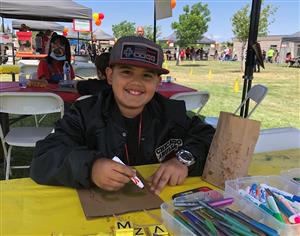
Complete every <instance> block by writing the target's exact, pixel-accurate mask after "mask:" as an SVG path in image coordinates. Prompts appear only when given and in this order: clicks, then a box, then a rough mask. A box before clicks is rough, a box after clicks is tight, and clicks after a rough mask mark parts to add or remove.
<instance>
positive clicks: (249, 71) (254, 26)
mask: <svg viewBox="0 0 300 236" xmlns="http://www.w3.org/2000/svg"><path fill="white" fill-rule="evenodd" d="M261 2H262V0H252V8H251V15H250V26H249V35H248V46H247V57H246V62H245V72H244V76H243V78H244V86H243V95H242V101H243V100H244V99H245V98H246V95H247V93H248V91H249V90H250V89H251V84H252V80H253V67H254V65H255V61H254V60H255V52H254V49H253V48H252V45H254V43H256V41H257V34H258V24H259V16H260V8H261ZM248 108H249V100H248V101H247V103H246V105H245V106H242V107H241V111H240V116H241V117H247V116H248Z"/></svg>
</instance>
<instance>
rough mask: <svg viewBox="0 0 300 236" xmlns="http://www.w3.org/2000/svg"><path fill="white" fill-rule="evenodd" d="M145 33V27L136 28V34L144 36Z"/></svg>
mask: <svg viewBox="0 0 300 236" xmlns="http://www.w3.org/2000/svg"><path fill="white" fill-rule="evenodd" d="M144 34H145V31H144V27H143V26H138V27H137V28H136V35H137V36H141V37H144Z"/></svg>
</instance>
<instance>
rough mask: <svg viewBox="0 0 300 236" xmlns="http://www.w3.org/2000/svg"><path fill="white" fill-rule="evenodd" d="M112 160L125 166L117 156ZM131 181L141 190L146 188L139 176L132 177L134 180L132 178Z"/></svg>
mask: <svg viewBox="0 0 300 236" xmlns="http://www.w3.org/2000/svg"><path fill="white" fill-rule="evenodd" d="M112 160H113V161H115V162H118V163H120V164H122V165H125V164H124V162H123V161H121V160H120V158H119V157H117V156H114V158H113V159H112ZM130 179H131V181H132V182H133V183H135V184H136V185H137V186H138V187H139V188H144V184H143V182H142V181H141V180H140V179H139V178H138V177H137V176H134V177H132V178H130Z"/></svg>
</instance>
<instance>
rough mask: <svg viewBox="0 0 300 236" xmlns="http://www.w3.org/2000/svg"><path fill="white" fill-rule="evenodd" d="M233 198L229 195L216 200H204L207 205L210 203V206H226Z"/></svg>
mask: <svg viewBox="0 0 300 236" xmlns="http://www.w3.org/2000/svg"><path fill="white" fill-rule="evenodd" d="M233 201H234V200H233V198H232V197H229V198H224V199H221V200H216V201H209V202H206V203H207V204H208V205H210V206H211V207H223V206H227V205H231V204H232V203H233Z"/></svg>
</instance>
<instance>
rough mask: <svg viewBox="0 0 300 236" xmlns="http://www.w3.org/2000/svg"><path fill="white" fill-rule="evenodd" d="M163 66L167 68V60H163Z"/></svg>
mask: <svg viewBox="0 0 300 236" xmlns="http://www.w3.org/2000/svg"><path fill="white" fill-rule="evenodd" d="M163 68H165V69H167V70H168V69H169V66H168V62H167V61H164V62H163Z"/></svg>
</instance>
